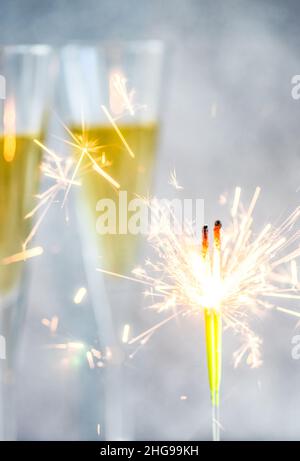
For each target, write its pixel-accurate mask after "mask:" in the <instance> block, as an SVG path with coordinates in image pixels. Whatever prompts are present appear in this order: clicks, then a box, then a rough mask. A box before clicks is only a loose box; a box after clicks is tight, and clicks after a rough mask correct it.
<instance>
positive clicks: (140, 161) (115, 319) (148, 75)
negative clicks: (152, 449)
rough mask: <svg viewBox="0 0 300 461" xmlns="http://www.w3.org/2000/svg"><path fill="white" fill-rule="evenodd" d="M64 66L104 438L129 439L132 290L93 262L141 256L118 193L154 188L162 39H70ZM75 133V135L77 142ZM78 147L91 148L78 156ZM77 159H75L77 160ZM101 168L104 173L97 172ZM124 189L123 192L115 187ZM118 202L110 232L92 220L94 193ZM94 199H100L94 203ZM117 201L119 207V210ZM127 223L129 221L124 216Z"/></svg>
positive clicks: (131, 261) (128, 263) (122, 266)
mask: <svg viewBox="0 0 300 461" xmlns="http://www.w3.org/2000/svg"><path fill="white" fill-rule="evenodd" d="M62 68H63V72H64V79H65V88H66V94H67V99H68V101H69V113H68V118H67V123H68V127H69V128H70V130H71V132H72V135H73V139H71V141H72V142H73V144H74V143H75V144H79V145H80V148H76V147H75V148H74V156H75V159H76V161H77V162H80V167H79V168H78V176H80V181H81V188H80V190H79V193H78V195H79V197H78V199H79V200H78V204H79V206H78V218H79V219H78V221H79V226H80V228H81V237H82V245H83V256H84V260H85V265H86V273H87V279H88V285H89V290H90V294H91V298H92V302H93V307H94V311H95V317H96V320H97V323H98V329H99V335H100V339H101V341H102V345H103V346H109V348H110V349H111V350H112V359H111V360H110V366H109V367H107V369H106V370H105V374H106V378H105V380H104V381H105V384H104V388H105V389H104V393H105V396H104V398H105V412H104V413H105V414H104V416H103V418H102V419H103V421H102V422H103V425H104V437H105V438H106V439H108V440H112V439H128V438H129V439H130V438H132V436H133V430H134V429H133V422H132V420H131V417H130V413H131V411H130V409H129V407H130V404H128V403H127V404H126V403H125V402H126V401H127V402H128V400H129V393H127V391H126V389H127V388H128V387H129V386H130V384H129V383H128V379H127V378H126V376H125V375H126V369H125V368H124V366H123V365H122V363H123V361H124V356H125V354H124V347H123V346H124V345H123V344H122V339H121V338H122V329H123V327H124V324H127V323H128V322H131V321H134V318H135V317H136V315H137V310H138V308H139V306H138V301H137V296H136V293H134V292H132V285H131V287H129V286H128V284H126V283H123V282H122V281H120V280H119V281H116V280H111V279H110V280H109V279H107V278H106V279H105V283H104V281H103V279H102V278H101V274H100V273H99V272H96V271H95V268H96V267H101V268H103V269H105V270H108V271H111V272H117V273H122V274H124V273H128V271H130V270H131V269H132V268H133V266H134V265H135V264H136V262H137V260H138V254H139V250H140V246H141V245H140V237H141V236H140V235H132V234H130V232H128V229H125V230H124V229H123V230H121V231H120V222H119V218H118V217H120V213H122V212H126V210H125V209H124V206H126V205H124V204H123V205H121V204H120V201H119V199H120V194H121V192H122V193H124V192H125V193H126V194H127V200H128V202H129V201H130V200H132V199H135V198H136V196H147V195H148V194H149V193H150V192H151V185H152V179H153V178H152V177H153V170H154V166H155V157H156V153H157V147H158V134H159V128H160V109H161V107H160V102H161V84H162V75H163V69H164V46H163V44H162V43H161V42H159V41H142V42H123V43H100V44H98V45H85V44H70V45H68V46H66V47H65V48H64V49H63V51H62ZM74 139H75V141H74ZM82 146H87V153H88V155H83V156H82ZM77 165H79V163H77ZM98 167H100V168H101V169H102V171H104V172H105V173H107V174H108V175H109V177H110V178H111V180H107V177H103V175H101V174H100V175H99V169H98ZM120 191H121V192H120ZM101 199H108V200H110V201H112V202H113V203H114V204H115V208H116V212H117V215H118V217H117V218H116V219H117V222H116V226H117V228H116V229H115V232H113V233H109V232H108V233H104V232H101V231H99V228H98V227H97V218H98V217H99V211H97V207H98V210H99V200H101ZM97 204H98V205H97ZM121 207H123V208H122V210H121ZM125 225H126V223H125Z"/></svg>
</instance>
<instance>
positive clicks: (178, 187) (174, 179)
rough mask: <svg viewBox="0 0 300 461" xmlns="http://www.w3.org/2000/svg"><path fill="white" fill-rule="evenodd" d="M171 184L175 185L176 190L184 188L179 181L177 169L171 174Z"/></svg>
mask: <svg viewBox="0 0 300 461" xmlns="http://www.w3.org/2000/svg"><path fill="white" fill-rule="evenodd" d="M169 184H170V186H173V187H174V188H175V189H176V190H182V189H183V187H182V186H180V184H179V183H178V181H177V176H176V171H175V170H173V171H172V172H171V174H170V180H169Z"/></svg>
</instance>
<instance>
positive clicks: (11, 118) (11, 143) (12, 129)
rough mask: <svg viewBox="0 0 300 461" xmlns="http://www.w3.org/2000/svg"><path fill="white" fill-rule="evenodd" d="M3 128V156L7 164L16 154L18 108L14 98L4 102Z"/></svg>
mask: <svg viewBox="0 0 300 461" xmlns="http://www.w3.org/2000/svg"><path fill="white" fill-rule="evenodd" d="M3 128H4V145H3V156H4V159H5V160H6V161H7V162H12V161H13V159H14V158H15V154H16V108H15V101H14V99H13V98H8V99H6V100H5V102H4V115H3Z"/></svg>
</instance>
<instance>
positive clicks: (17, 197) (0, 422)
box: [0, 45, 55, 440]
mask: <svg viewBox="0 0 300 461" xmlns="http://www.w3.org/2000/svg"><path fill="white" fill-rule="evenodd" d="M0 74H1V75H2V76H3V77H4V81H5V92H4V93H5V94H4V96H5V98H4V99H3V100H1V101H0V106H1V120H2V121H3V122H2V121H1V123H0V334H1V336H2V338H4V339H3V344H5V346H6V351H5V355H6V358H5V360H4V359H2V360H0V366H1V375H0V377H1V388H2V389H1V393H0V439H4V440H7V439H13V438H14V437H15V423H14V410H13V380H14V365H15V353H16V348H17V345H18V339H19V336H20V334H21V326H22V323H23V316H24V311H23V302H22V297H23V294H24V289H23V288H24V270H23V269H24V263H23V261H22V259H26V251H28V248H27V247H26V246H24V242H25V241H26V238H27V237H28V235H29V233H30V230H31V228H32V227H31V226H32V222H31V219H30V218H28V219H27V218H26V215H27V214H29V213H30V212H31V211H32V209H33V208H34V206H35V204H36V202H35V194H36V193H37V192H38V186H39V173H40V161H41V157H42V152H41V149H40V147H39V146H38V145H36V144H35V143H34V142H33V139H34V138H37V139H40V140H42V139H43V138H44V135H45V130H46V125H47V120H48V113H49V104H50V96H51V87H52V84H53V78H54V74H55V65H54V61H53V52H52V50H51V48H50V47H48V46H44V45H35V46H8V47H2V48H0ZM29 247H30V244H29Z"/></svg>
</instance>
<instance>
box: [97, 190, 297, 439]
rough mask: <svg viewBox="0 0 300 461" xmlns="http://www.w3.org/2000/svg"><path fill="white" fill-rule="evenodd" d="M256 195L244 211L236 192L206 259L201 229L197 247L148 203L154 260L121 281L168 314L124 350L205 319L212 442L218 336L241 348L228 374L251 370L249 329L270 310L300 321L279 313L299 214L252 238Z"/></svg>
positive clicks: (255, 353) (289, 282)
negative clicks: (241, 367)
mask: <svg viewBox="0 0 300 461" xmlns="http://www.w3.org/2000/svg"><path fill="white" fill-rule="evenodd" d="M259 194H260V188H259V187H257V188H256V190H255V192H254V194H253V197H252V199H251V201H250V204H249V207H248V208H246V209H245V208H244V206H243V204H242V203H241V188H236V191H235V196H234V200H233V205H232V207H231V210H230V215H231V219H230V222H229V225H227V226H226V227H225V228H224V230H223V231H222V240H221V223H220V222H219V221H217V222H216V223H215V227H214V238H213V248H212V252H211V253H212V254H210V252H209V244H208V229H207V228H206V227H205V228H204V229H203V234H202V247H200V246H199V239H198V238H197V234H196V232H195V231H194V229H193V226H192V224H191V223H187V226H185V227H184V231H183V232H182V233H178V232H175V231H174V229H178V226H176V225H175V226H170V223H169V221H168V222H166V220H165V219H164V217H165V215H168V216H170V209H166V206H167V207H168V205H166V204H165V203H163V204H162V203H161V202H159V201H155V200H154V201H153V200H152V201H150V202H149V201H147V204H148V206H149V207H150V208H151V213H153V214H154V215H156V216H160V217H161V219H159V220H158V221H157V222H156V223H155V225H154V226H153V228H152V229H151V230H150V233H149V237H148V238H149V242H150V244H151V245H152V246H153V248H154V252H155V254H156V258H155V259H154V260H153V259H149V260H147V261H146V263H145V267H143V268H136V269H134V270H133V273H132V276H124V277H125V278H127V279H131V280H134V281H137V282H139V283H142V284H144V285H145V287H146V289H145V295H146V296H147V297H149V298H151V299H152V300H153V299H154V302H152V304H151V305H150V308H152V309H154V310H155V311H157V312H158V313H168V312H169V314H167V316H166V318H165V319H163V320H161V321H160V322H158V323H157V324H156V325H154V326H153V327H151V328H149V329H148V330H147V331H145V332H143V333H141V334H139V335H138V336H136V337H133V338H132V339H130V341H128V344H131V345H132V344H136V343H137V344H138V348H139V347H140V346H141V345H142V344H145V343H146V341H147V340H148V339H149V338H150V337H151V336H152V335H153V333H154V332H155V331H157V330H158V329H159V328H160V327H162V326H163V325H165V324H167V323H168V322H169V321H170V320H172V319H174V318H176V317H178V316H187V315H193V314H198V313H199V312H203V313H204V318H205V329H206V346H207V364H208V375H209V384H210V392H211V400H212V407H213V427H214V434H213V436H214V438H215V439H216V440H217V439H218V438H219V422H218V416H217V409H218V406H219V388H220V379H221V335H222V329H228V330H231V331H232V332H233V334H234V335H235V336H238V337H239V338H240V341H241V346H240V347H239V348H238V350H236V351H235V352H234V354H233V359H234V366H238V364H239V363H240V362H241V361H242V360H243V359H244V358H245V359H246V362H247V364H248V365H249V366H250V367H252V368H254V367H258V366H259V365H261V364H262V359H261V345H262V340H261V338H259V337H258V336H257V334H256V333H255V330H254V329H253V327H252V325H251V323H252V321H253V320H254V319H255V318H256V317H259V316H264V315H265V314H266V313H267V312H269V311H271V310H278V311H280V312H283V313H285V314H289V315H292V316H296V317H300V313H299V312H298V311H297V310H293V309H289V308H287V307H285V306H282V305H280V304H281V302H284V301H288V302H290V301H293V300H299V299H300V284H299V282H298V277H297V265H296V260H297V258H298V257H299V256H300V246H299V243H300V242H299V241H300V231H299V227H298V226H297V224H299V218H300V207H298V208H296V209H295V210H294V211H293V212H292V213H291V214H290V215H289V216H288V217H287V218H286V219H285V220H284V221H283V222H282V223H281V224H280V225H279V226H277V227H276V226H272V225H271V224H267V225H265V226H264V227H263V228H262V229H261V230H260V231H259V232H257V231H256V229H255V221H254V216H253V213H254V209H255V206H256V203H257V200H258V197H259ZM200 248H201V250H200ZM221 254H222V257H221ZM99 270H100V271H101V272H104V273H105V272H106V271H105V270H102V269H99ZM110 274H111V275H115V276H118V277H120V276H121V277H122V275H120V274H115V273H111V272H110ZM279 303H280V304H279ZM170 311H171V313H170ZM132 355H133V354H132Z"/></svg>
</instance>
